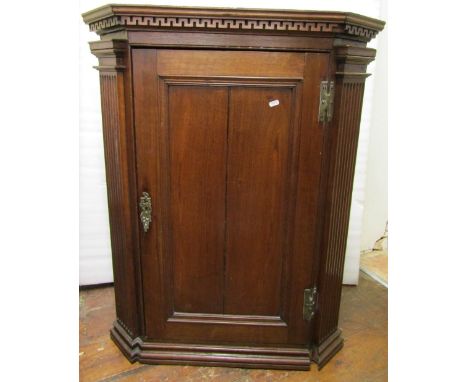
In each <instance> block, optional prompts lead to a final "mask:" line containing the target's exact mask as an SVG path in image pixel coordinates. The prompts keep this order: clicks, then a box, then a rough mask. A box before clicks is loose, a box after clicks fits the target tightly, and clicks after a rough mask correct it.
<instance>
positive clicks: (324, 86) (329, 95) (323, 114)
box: [319, 81, 335, 122]
mask: <svg viewBox="0 0 468 382" xmlns="http://www.w3.org/2000/svg"><path fill="white" fill-rule="evenodd" d="M334 95H335V83H334V82H333V81H322V82H320V104H319V122H330V121H331V119H332V117H333V97H334Z"/></svg>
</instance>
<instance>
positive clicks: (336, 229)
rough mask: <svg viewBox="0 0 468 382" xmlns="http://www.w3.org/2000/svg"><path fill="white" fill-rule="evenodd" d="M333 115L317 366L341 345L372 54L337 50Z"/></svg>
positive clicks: (357, 49)
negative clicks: (348, 246)
mask: <svg viewBox="0 0 468 382" xmlns="http://www.w3.org/2000/svg"><path fill="white" fill-rule="evenodd" d="M334 57H335V63H336V76H335V79H334V81H335V98H334V115H333V119H332V121H331V123H330V125H329V126H328V128H329V129H330V131H329V135H328V140H327V143H326V144H327V152H328V155H329V158H330V161H329V165H328V168H327V169H326V172H327V174H326V187H327V193H326V195H327V198H326V200H325V201H324V203H325V213H324V216H325V225H324V230H323V235H322V244H321V251H320V253H321V258H320V262H321V269H322V272H321V274H320V278H319V280H318V284H319V287H318V290H319V300H318V312H317V317H316V322H315V326H314V342H315V343H316V344H318V346H317V347H316V348H315V349H314V354H313V357H314V358H315V361H316V362H317V363H318V364H319V367H320V366H322V365H323V364H325V363H326V362H327V360H328V359H329V358H330V357H331V356H333V355H334V354H335V353H336V352H337V351H338V350H339V349H340V348H341V347H342V346H343V339H342V338H341V331H340V330H339V328H338V316H339V310H340V299H341V285H342V281H343V269H344V259H345V252H346V241H347V237H348V224H349V214H350V209H351V196H352V189H353V179H354V168H355V164H356V153H357V145H358V139H359V126H360V121H361V110H362V100H363V95H364V83H365V79H366V78H367V77H368V76H369V74H368V73H366V68H367V65H368V64H369V62H371V61H372V60H373V59H374V57H375V50H374V49H369V48H365V47H357V46H348V45H342V46H336V47H335V52H334Z"/></svg>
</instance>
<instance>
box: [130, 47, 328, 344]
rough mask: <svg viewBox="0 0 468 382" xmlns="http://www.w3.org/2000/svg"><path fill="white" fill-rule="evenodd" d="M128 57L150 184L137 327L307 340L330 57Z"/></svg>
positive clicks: (156, 335) (155, 335)
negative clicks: (320, 109) (320, 108)
mask: <svg viewBox="0 0 468 382" xmlns="http://www.w3.org/2000/svg"><path fill="white" fill-rule="evenodd" d="M132 57H133V60H134V62H135V65H134V67H138V68H139V70H138V71H134V72H133V81H134V93H135V94H134V98H135V134H136V142H137V147H136V152H137V170H138V192H139V193H140V194H141V192H143V191H148V192H150V194H151V195H152V196H153V195H154V198H153V200H154V206H153V211H154V215H153V222H154V225H153V226H152V227H151V228H150V230H149V231H148V232H146V233H144V232H143V230H141V232H140V245H141V265H142V282H143V298H144V300H145V304H144V305H145V327H146V329H145V330H146V333H145V334H146V336H147V337H148V338H149V339H157V340H160V341H171V342H191V343H214V342H225V343H239V344H252V345H255V344H257V345H258V344H304V343H306V342H307V338H308V333H309V330H310V328H309V323H307V322H305V321H304V320H303V319H302V296H303V290H304V288H306V287H310V286H311V285H312V283H313V282H314V280H313V276H312V275H313V269H312V268H313V264H314V259H315V258H316V257H315V244H316V242H315V240H314V237H315V227H316V219H317V211H318V209H317V203H318V195H319V184H320V183H319V182H320V171H321V170H320V168H321V149H322V138H323V136H322V132H321V128H320V126H319V124H318V122H317V109H316V106H315V105H318V88H319V81H320V80H322V79H324V78H326V74H327V65H328V55H327V54H309V53H307V54H303V53H289V52H285V53H279V52H241V51H237V52H216V51H182V50H180V51H174V50H155V49H134V50H133V51H132ZM259 63H261V65H259ZM260 66H264V67H266V69H265V70H261V69H259V68H260ZM314 84H315V85H316V86H315V85H314ZM304 93H305V94H306V95H307V97H304ZM310 105H314V106H310Z"/></svg>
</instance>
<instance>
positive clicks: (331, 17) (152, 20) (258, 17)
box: [82, 4, 385, 41]
mask: <svg viewBox="0 0 468 382" xmlns="http://www.w3.org/2000/svg"><path fill="white" fill-rule="evenodd" d="M82 16H83V20H84V22H85V23H86V24H88V25H89V28H90V30H91V31H94V32H96V33H98V34H105V33H109V32H113V31H115V30H120V29H155V30H161V29H166V30H167V29H169V30H171V29H172V30H209V31H228V32H230V31H254V32H256V33H275V34H278V33H285V34H311V33H312V34H317V33H318V34H320V33H326V34H335V35H338V34H340V35H347V36H352V37H353V38H358V39H360V40H363V41H370V40H371V39H372V38H374V37H375V36H376V35H377V33H378V32H379V31H381V30H382V29H383V27H384V25H385V23H384V22H383V21H380V20H377V19H373V18H370V17H366V16H361V15H357V14H354V13H344V12H328V11H296V10H260V9H240V8H198V7H166V6H148V5H141V6H137V5H117V4H111V5H106V6H103V7H100V8H97V9H94V10H92V11H90V12H86V13H84V14H83V15H82Z"/></svg>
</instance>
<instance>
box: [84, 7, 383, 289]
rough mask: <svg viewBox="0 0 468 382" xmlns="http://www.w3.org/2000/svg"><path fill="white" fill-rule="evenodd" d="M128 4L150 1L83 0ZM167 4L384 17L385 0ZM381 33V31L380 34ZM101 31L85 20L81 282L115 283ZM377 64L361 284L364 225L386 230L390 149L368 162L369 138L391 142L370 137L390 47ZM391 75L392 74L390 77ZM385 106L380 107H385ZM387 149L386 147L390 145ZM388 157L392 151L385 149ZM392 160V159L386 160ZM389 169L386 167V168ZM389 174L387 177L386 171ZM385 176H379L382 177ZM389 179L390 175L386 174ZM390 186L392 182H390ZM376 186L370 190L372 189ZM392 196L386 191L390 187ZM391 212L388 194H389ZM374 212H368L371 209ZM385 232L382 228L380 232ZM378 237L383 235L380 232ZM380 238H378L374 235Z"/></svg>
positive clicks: (361, 193) (355, 221)
mask: <svg viewBox="0 0 468 382" xmlns="http://www.w3.org/2000/svg"><path fill="white" fill-rule="evenodd" d="M110 2H112V3H126V4H139V3H145V2H144V1H132V0H123V1H122V0H121V1H118V0H113V1H97V0H81V2H80V12H86V11H89V10H91V9H93V8H96V7H99V6H101V5H104V4H107V3H110ZM162 4H164V5H186V6H188V5H198V6H216V7H223V6H226V7H240V8H279V9H281V8H283V9H284V8H290V9H317V10H337V11H350V12H355V13H361V14H364V15H367V16H370V17H376V18H379V17H382V16H381V9H382V6H381V1H380V0H363V1H360V2H348V1H338V0H329V1H325V0H320V1H314V2H311V1H302V0H291V1H289V2H288V3H287V5H286V6H285V3H284V2H280V1H277V0H270V1H266V0H216V1H215V0H205V1H200V0H197V1H194V0H192V1H190V0H185V1H183V2H181V1H180V0H177V1H171V0H165V1H164V2H163V3H162ZM379 36H380V35H379ZM379 36H378V37H377V39H375V40H373V41H372V42H371V44H370V46H372V47H377V44H379V42H378V40H379V38H380V37H379ZM97 39H98V37H97V35H96V34H94V33H91V32H89V31H88V28H87V26H86V25H85V24H84V23H83V22H82V21H80V41H79V48H80V63H79V65H80V285H88V284H98V283H106V282H111V281H112V259H111V250H110V238H109V219H108V213H107V195H106V183H105V172H104V150H103V140H102V130H101V107H100V98H99V75H98V72H97V71H96V70H94V69H93V68H92V66H93V65H96V64H97V59H96V58H95V57H94V56H93V55H92V54H91V53H90V51H89V47H88V44H87V42H88V41H95V40H97ZM376 62H377V64H378V63H379V62H384V63H385V65H384V66H376V64H371V65H370V67H369V70H370V72H371V73H374V72H375V71H376V70H377V69H379V70H380V71H379V72H376V73H375V75H373V76H371V77H370V78H369V79H368V81H367V84H366V91H365V95H364V97H365V101H364V109H363V114H362V123H361V135H360V140H359V148H358V160H357V165H356V176H355V181H354V191H353V202H352V210H351V218H350V231H349V236H348V245H347V251H346V261H345V273H344V280H343V281H344V283H347V284H355V283H357V279H358V274H359V254H360V250H361V237H364V235H362V234H361V232H362V230H363V228H364V229H365V230H366V237H369V240H374V241H375V240H377V239H378V238H379V237H380V234H381V233H383V228H385V224H384V225H383V228H382V229H381V233H380V234H377V233H376V232H377V231H379V229H377V228H376V229H375V230H372V229H371V228H373V227H378V226H379V224H380V223H379V222H380V220H381V219H382V213H377V212H376V209H377V208H380V210H383V208H382V207H381V204H382V203H383V201H382V198H381V197H379V195H380V196H382V195H383V194H382V188H383V182H381V181H380V182H379V190H380V191H379V192H378V195H376V194H375V185H374V182H375V181H376V180H375V179H376V178H375V175H376V174H377V175H378V176H380V178H381V177H382V176H383V175H382V173H380V172H379V171H380V170H379V169H380V166H381V164H379V163H381V162H382V161H380V162H379V161H378V160H376V159H375V157H381V156H382V155H384V152H383V151H382V152H380V154H379V151H378V150H370V152H372V153H373V154H372V155H373V158H374V159H372V163H373V172H372V176H368V177H367V181H366V171H367V170H366V165H367V155H368V146H369V141H370V139H372V140H373V141H376V142H380V141H381V140H382V139H385V141H386V135H384V134H382V133H381V132H380V133H378V134H377V135H370V126H371V124H372V128H373V129H374V125H375V124H379V126H381V124H382V120H383V121H385V118H386V115H385V118H384V117H383V114H382V115H381V117H380V119H379V118H377V117H375V116H374V114H375V113H374V112H373V110H382V109H383V108H384V109H385V110H386V86H385V87H384V86H383V85H382V81H381V80H379V79H377V78H376V77H377V75H379V76H380V75H385V71H386V51H379V53H378V59H377V60H376ZM385 78H386V77H385ZM376 81H379V82H378V83H377V87H378V91H379V93H378V95H375V94H374V92H373V89H374V82H376ZM379 108H380V109H379ZM385 148H386V146H385ZM385 161H386V149H385ZM385 163H386V162H385ZM385 169H386V167H385ZM385 176H386V175H385ZM380 178H379V179H380ZM385 179H386V178H385ZM385 184H386V183H385ZM369 190H370V191H369ZM365 195H373V198H372V199H371V200H372V202H369V203H367V196H366V197H365ZM385 195H386V189H385ZM364 211H366V213H365V214H364V215H365V216H366V220H365V226H363V213H364ZM385 211H386V196H385ZM367 212H368V213H367ZM379 232H380V231H379ZM376 235H377V236H376ZM373 236H376V237H375V239H372V237H373Z"/></svg>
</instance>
